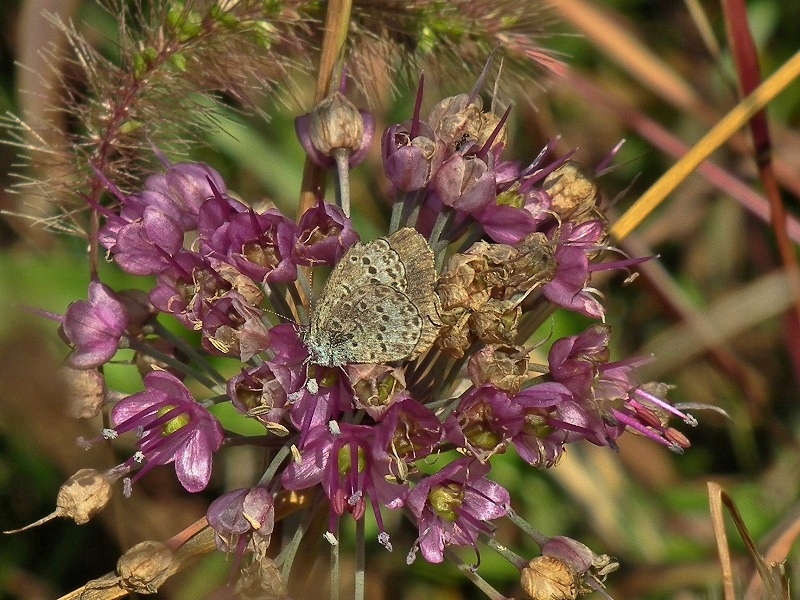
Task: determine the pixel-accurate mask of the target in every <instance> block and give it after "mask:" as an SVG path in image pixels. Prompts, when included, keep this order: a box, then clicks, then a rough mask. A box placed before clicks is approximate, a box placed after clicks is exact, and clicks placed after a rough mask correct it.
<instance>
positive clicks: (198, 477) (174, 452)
mask: <svg viewBox="0 0 800 600" xmlns="http://www.w3.org/2000/svg"><path fill="white" fill-rule="evenodd" d="M144 385H145V388H146V391H144V392H139V393H138V394H134V395H133V396H128V397H127V398H125V399H123V400H121V401H120V402H119V403H117V405H116V406H114V408H113V410H112V411H111V422H112V423H113V424H114V428H115V431H116V433H117V434H121V433H126V432H128V431H137V430H138V431H140V432H141V433H140V435H139V439H138V441H137V446H138V447H139V450H138V452H137V453H136V455H134V457H133V458H132V459H130V460H129V461H128V462H127V463H126V464H127V466H128V467H130V468H133V467H134V466H135V464H136V463H142V462H144V466H143V467H142V468H141V469H140V470H139V472H138V473H136V475H135V476H134V477H133V481H136V480H137V479H139V478H141V477H142V476H143V475H145V473H147V472H148V471H149V470H150V469H152V468H153V467H155V466H157V465H167V464H169V463H171V462H174V463H175V473H176V474H177V476H178V481H180V482H181V485H182V486H183V487H184V488H185V489H186V490H187V491H189V492H200V491H202V490H203V489H205V487H206V485H208V480H209V478H210V477H211V460H212V455H213V453H214V452H216V451H217V450H219V448H220V446H221V445H222V441H223V439H224V436H223V431H222V426H221V425H220V424H219V422H218V421H217V420H216V419H215V418H214V417H213V416H212V415H211V413H210V412H208V410H206V409H205V408H204V407H203V406H201V405H200V404H198V403H197V402H196V401H195V399H194V398H192V395H191V394H190V393H189V390H188V389H187V388H186V386H185V385H183V383H181V381H180V380H179V379H178V378H177V377H175V376H174V375H170V374H169V373H166V372H163V371H155V372H152V373H149V374H148V375H147V376H145V378H144Z"/></svg>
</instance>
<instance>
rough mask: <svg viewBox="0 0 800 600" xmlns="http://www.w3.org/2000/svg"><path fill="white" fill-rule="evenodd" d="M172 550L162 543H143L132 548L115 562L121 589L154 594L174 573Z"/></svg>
mask: <svg viewBox="0 0 800 600" xmlns="http://www.w3.org/2000/svg"><path fill="white" fill-rule="evenodd" d="M171 566H172V550H170V549H169V547H168V546H167V545H166V544H164V543H163V542H155V541H145V542H141V543H139V544H136V545H135V546H133V547H132V548H131V549H130V550H128V551H127V552H126V553H125V554H123V555H122V556H121V557H120V558H119V560H118V561H117V574H118V575H119V576H120V579H121V580H122V581H121V582H120V583H121V585H122V587H123V588H125V589H126V590H128V591H131V592H138V593H140V594H155V593H156V592H157V591H158V588H159V587H161V584H162V583H164V581H166V579H167V578H168V577H169V576H170V575H172V573H173V572H174V571H173V569H171V568H170V567H171Z"/></svg>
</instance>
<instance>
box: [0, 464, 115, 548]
mask: <svg viewBox="0 0 800 600" xmlns="http://www.w3.org/2000/svg"><path fill="white" fill-rule="evenodd" d="M112 483H113V479H112V478H110V477H109V476H108V475H107V474H105V473H101V472H99V471H96V470H94V469H81V470H80V471H78V472H77V473H75V474H74V475H73V476H72V477H70V478H69V479H67V480H66V481H65V482H64V484H63V485H62V486H61V488H60V489H59V490H58V496H57V497H56V509H55V510H54V511H53V512H52V513H50V514H49V515H47V516H46V517H42V518H41V519H39V520H38V521H35V522H34V523H31V524H29V525H26V526H25V527H21V528H19V529H13V530H11V531H6V532H5V533H18V532H20V531H25V530H26V529H31V528H33V527H37V526H39V525H42V524H44V523H47V522H48V521H50V520H52V519H55V518H56V517H67V518H69V519H72V520H73V521H75V522H76V523H77V524H78V525H83V524H84V523H88V522H89V520H90V519H91V518H92V517H94V516H95V515H96V514H97V513H99V512H100V511H101V510H103V509H104V508H105V507H106V504H108V501H109V500H110V499H111V484H112Z"/></svg>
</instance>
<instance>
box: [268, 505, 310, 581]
mask: <svg viewBox="0 0 800 600" xmlns="http://www.w3.org/2000/svg"><path fill="white" fill-rule="evenodd" d="M315 516H316V511H314V510H307V511H305V513H304V514H303V519H302V520H301V521H300V524H299V525H298V526H297V529H295V531H294V535H293V536H292V539H291V540H289V543H288V544H286V546H285V547H284V548H283V550H282V551H281V553H280V554H279V555H278V556H277V557H276V558H275V563H276V564H282V565H283V566H282V567H281V578H282V579H283V580H284V581H289V575H290V574H291V571H292V564H294V557H295V556H296V555H297V550H298V548H300V542H301V541H303V536H304V535H305V534H306V533H307V532H308V529H309V527H310V526H311V522H312V521H313V519H314V517H315Z"/></svg>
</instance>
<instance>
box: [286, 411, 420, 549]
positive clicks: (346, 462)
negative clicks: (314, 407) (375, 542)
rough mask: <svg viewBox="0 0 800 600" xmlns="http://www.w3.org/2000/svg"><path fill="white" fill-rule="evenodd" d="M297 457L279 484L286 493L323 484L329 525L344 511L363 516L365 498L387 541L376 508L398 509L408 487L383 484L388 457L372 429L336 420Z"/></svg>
mask: <svg viewBox="0 0 800 600" xmlns="http://www.w3.org/2000/svg"><path fill="white" fill-rule="evenodd" d="M300 456H301V460H300V462H292V463H290V464H289V466H288V467H287V468H286V470H285V471H284V472H283V476H282V478H281V481H282V483H283V486H284V487H285V488H286V489H289V490H299V489H305V488H308V487H311V486H314V485H317V484H321V485H322V488H323V489H324V490H325V493H326V495H327V496H328V498H329V499H330V501H331V511H332V512H331V521H333V520H334V519H335V518H337V517H339V516H341V515H343V514H344V513H345V512H349V513H351V514H352V515H353V518H354V519H360V518H362V517H363V516H364V512H365V511H366V498H369V499H370V501H371V503H372V511H373V513H374V514H375V519H376V521H377V523H378V528H379V529H380V531H381V533H382V538H381V539H382V540H388V537H387V536H386V534H385V531H384V527H383V520H382V518H381V513H380V506H379V504H383V505H385V506H387V507H389V508H392V509H394V508H399V507H401V506H402V505H403V498H404V496H405V493H406V491H407V488H406V486H405V485H399V484H395V483H389V481H387V476H388V475H390V465H389V457H388V455H387V454H386V452H385V451H384V450H383V449H381V448H380V447H379V446H378V445H377V444H376V443H375V428H374V427H369V426H365V425H351V424H349V423H338V424H337V423H335V422H332V423H331V424H329V425H328V426H327V427H326V426H320V427H317V428H315V430H314V432H313V433H312V434H311V436H310V437H309V439H308V441H307V442H306V444H305V446H304V447H303V448H302V450H301V452H300ZM332 530H333V522H332V523H331V531H332ZM386 543H388V542H385V541H384V544H386Z"/></svg>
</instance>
